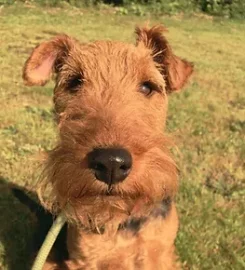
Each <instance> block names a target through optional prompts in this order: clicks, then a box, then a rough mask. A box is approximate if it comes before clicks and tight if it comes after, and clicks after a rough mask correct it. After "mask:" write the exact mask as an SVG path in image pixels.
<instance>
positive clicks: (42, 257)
mask: <svg viewBox="0 0 245 270" xmlns="http://www.w3.org/2000/svg"><path fill="white" fill-rule="evenodd" d="M65 222H66V217H65V214H64V212H61V213H60V214H59V215H58V217H57V218H56V220H55V221H54V223H53V225H52V227H51V228H50V230H49V232H48V234H47V236H46V238H45V240H44V242H43V244H42V246H41V248H40V250H39V252H38V254H37V257H36V259H35V261H34V264H33V266H32V268H31V270H42V269H43V266H44V264H45V262H46V260H47V257H48V255H49V252H50V250H51V248H52V246H53V244H54V242H55V240H56V238H57V236H58V234H59V232H60V231H61V229H62V227H63V225H64V224H65Z"/></svg>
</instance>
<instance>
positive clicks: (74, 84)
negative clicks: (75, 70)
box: [66, 75, 83, 93]
mask: <svg viewBox="0 0 245 270" xmlns="http://www.w3.org/2000/svg"><path fill="white" fill-rule="evenodd" d="M82 83H83V79H82V77H81V75H77V76H74V77H71V78H70V79H69V80H68V82H67V87H66V88H67V90H68V91H69V92H71V93H75V92H77V91H78V90H79V87H80V86H81V85H82Z"/></svg>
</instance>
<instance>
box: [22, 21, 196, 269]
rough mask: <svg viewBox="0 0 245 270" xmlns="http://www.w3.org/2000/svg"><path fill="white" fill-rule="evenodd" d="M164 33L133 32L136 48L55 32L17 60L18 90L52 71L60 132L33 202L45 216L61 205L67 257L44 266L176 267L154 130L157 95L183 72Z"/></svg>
mask: <svg viewBox="0 0 245 270" xmlns="http://www.w3.org/2000/svg"><path fill="white" fill-rule="evenodd" d="M164 31H165V29H164V28H163V27H162V26H155V27H153V28H137V29H136V35H137V41H136V45H132V44H126V43H122V42H115V41H113V42H112V41H97V42H93V43H89V44H81V43H80V42H79V41H77V40H75V39H73V38H70V37H68V36H66V35H60V36H57V37H55V38H54V39H52V40H50V41H47V42H43V43H41V44H40V45H39V46H38V47H36V48H35V49H34V51H33V52H32V54H31V56H30V58H29V59H28V60H27V62H26V64H25V67H24V75H23V77H24V80H25V82H26V83H27V84H28V85H44V84H45V83H46V82H47V81H48V80H49V79H50V76H51V75H52V74H55V75H56V78H55V81H56V86H55V89H54V105H55V112H56V117H57V122H58V129H59V135H60V136H59V142H58V144H57V146H56V147H55V149H53V150H52V151H51V152H50V153H49V158H48V160H47V164H46V169H45V172H44V177H43V181H42V183H41V185H42V189H41V197H42V198H44V203H45V207H46V208H47V209H51V211H52V212H53V213H57V211H60V210H63V209H64V208H66V209H67V210H66V213H67V216H68V218H70V219H69V220H70V221H71V222H68V223H69V225H68V234H67V247H68V252H69V260H68V261H66V262H65V263H64V264H63V266H61V265H57V264H55V263H53V262H49V263H48V262H47V264H46V266H45V267H46V268H45V269H86V270H92V269H101V270H109V269H111V270H112V269H113V270H114V269H121V270H126V269H129V270H130V269H132V270H133V269H141V270H143V269H145V270H151V269H152V270H153V269H154V270H156V269H159V270H160V269H161V270H163V269H176V268H177V264H176V261H175V255H174V240H175V237H176V233H177V228H178V219H177V214H176V210H175V206H174V203H173V201H172V199H173V197H174V195H175V193H176V190H177V186H178V184H177V170H176V165H175V163H174V161H173V160H172V158H171V156H170V154H169V151H168V146H169V144H170V142H169V140H168V139H167V138H166V136H165V135H164V126H165V121H166V111H167V103H168V97H167V94H168V93H171V92H173V91H176V90H180V89H181V88H182V87H183V86H184V84H185V83H186V82H187V79H188V78H189V76H190V75H191V73H192V70H193V68H192V64H190V63H189V62H187V61H185V60H182V59H180V58H179V57H177V56H175V55H174V54H173V52H172V50H171V48H170V46H169V44H168V42H167V40H166V38H165V37H164V35H163V33H164ZM47 194H48V195H47ZM67 206H68V207H67ZM49 267H50V268H49Z"/></svg>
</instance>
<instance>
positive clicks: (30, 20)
mask: <svg viewBox="0 0 245 270" xmlns="http://www.w3.org/2000/svg"><path fill="white" fill-rule="evenodd" d="M146 20H150V21H151V22H152V24H153V23H155V22H160V23H164V24H165V25H166V26H167V27H168V29H169V34H168V38H169V40H170V42H171V44H172V45H173V47H174V49H175V51H176V53H177V54H179V55H180V56H182V57H185V58H187V59H189V60H191V61H193V62H194V63H195V66H196V73H195V76H194V78H193V80H192V83H191V84H190V85H189V86H188V87H187V88H186V89H185V90H184V91H183V92H181V93H178V94H174V95H172V96H171V97H170V108H169V118H168V130H169V131H170V132H171V133H173V134H174V135H175V137H176V140H177V144H178V146H179V151H176V153H175V156H176V160H177V161H178V164H179V167H180V171H181V177H180V192H179V194H178V196H177V202H178V211H179V215H180V220H181V223H180V224H181V225H180V232H179V235H178V239H177V248H178V253H179V255H180V258H181V261H182V265H183V268H184V269H193V270H195V269H215V270H224V269H237V270H240V269H245V230H244V224H245V217H244V212H245V204H244V196H245V91H244V81H245V56H244V51H245V35H244V24H242V23H239V22H231V21H222V20H220V19H219V20H216V19H212V18H210V17H208V18H201V17H198V16H196V17H193V16H192V17H177V16H176V17H159V18H150V17H147V18H146V17H133V16H120V15H118V14H114V13H113V12H112V10H110V9H108V10H100V11H96V10H91V9H83V10H79V9H75V8H69V7H67V9H58V8H56V9H52V8H49V9H45V8H41V7H35V6H31V5H29V6H24V5H13V6H9V7H2V8H1V9H0V35H1V41H0V43H1V50H0V58H1V62H0V68H1V75H0V81H1V83H0V100H1V106H0V148H1V151H0V160H1V166H0V176H1V178H0V190H1V192H0V213H1V215H0V242H1V243H0V269H3V270H7V269H18V270H21V269H27V260H26V258H27V255H28V248H29V245H30V239H31V237H32V231H33V230H32V228H33V226H32V225H33V217H32V216H31V214H30V213H29V211H28V210H27V209H25V207H24V206H22V205H21V204H20V203H19V202H18V201H16V200H15V199H14V198H13V196H12V195H11V194H10V192H9V191H8V189H7V183H8V182H9V181H11V182H14V183H17V184H19V185H27V184H32V183H34V182H35V180H36V178H37V176H38V174H39V172H38V170H37V166H38V164H39V161H40V153H41V152H43V151H45V150H47V149H50V148H52V146H53V143H54V140H55V129H54V126H53V123H52V98H51V97H52V87H53V84H52V83H50V84H48V86H46V87H45V88H41V87H33V88H27V87H25V86H24V85H23V83H22V79H21V72H22V71H21V69H22V66H23V63H24V61H25V60H26V59H27V57H28V54H29V53H30V51H31V49H32V48H33V47H34V46H35V45H36V44H38V43H39V42H41V41H42V40H45V39H48V38H50V37H52V36H53V35H55V34H56V33H58V32H66V33H68V34H70V35H73V36H76V37H77V38H79V39H80V40H82V41H91V40H95V39H104V38H106V39H118V40H125V41H132V40H133V35H132V32H133V28H134V26H135V24H141V23H143V22H144V21H146Z"/></svg>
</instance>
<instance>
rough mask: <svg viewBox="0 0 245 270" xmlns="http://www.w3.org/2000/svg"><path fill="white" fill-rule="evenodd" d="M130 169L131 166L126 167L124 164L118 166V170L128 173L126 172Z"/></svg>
mask: <svg viewBox="0 0 245 270" xmlns="http://www.w3.org/2000/svg"><path fill="white" fill-rule="evenodd" d="M130 167H131V166H128V165H126V164H123V165H121V166H120V168H119V169H120V170H122V171H128V170H129V169H130Z"/></svg>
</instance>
